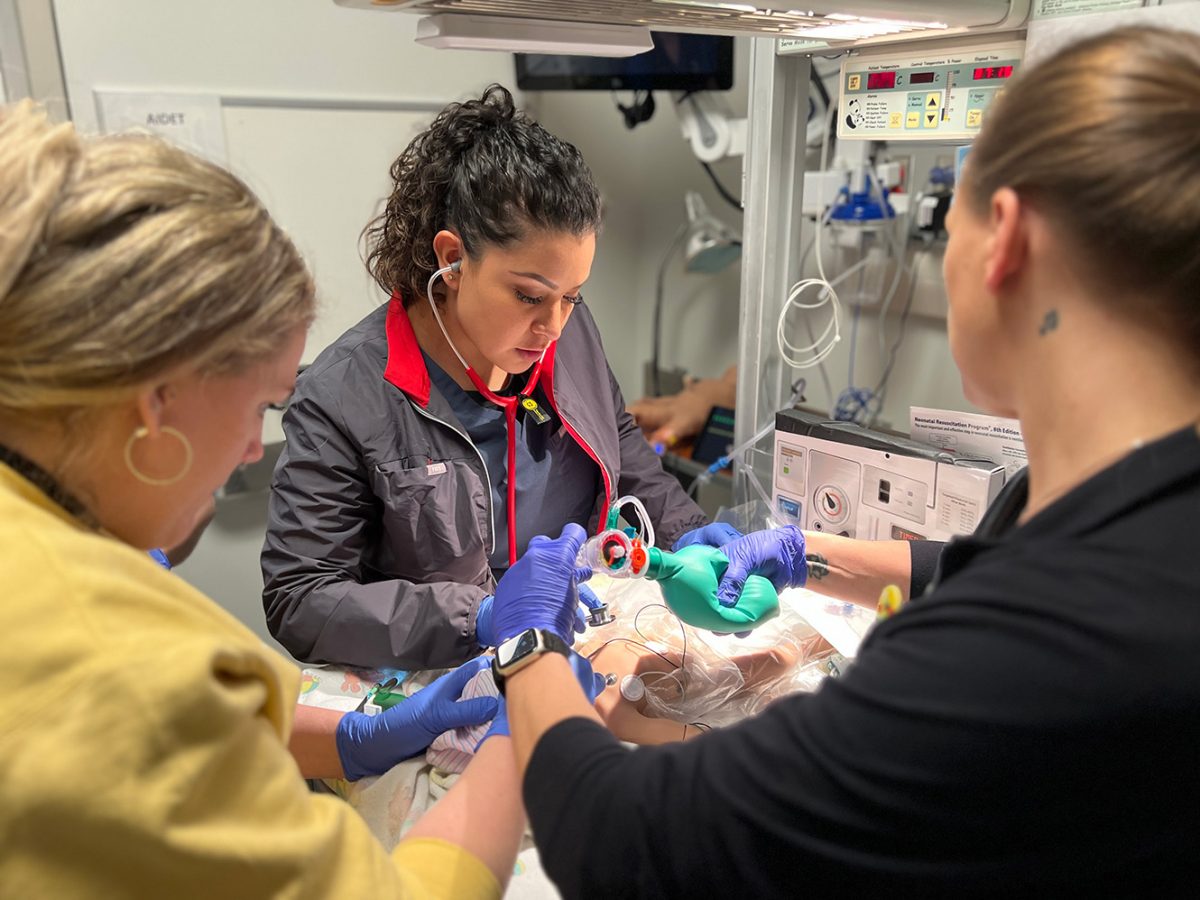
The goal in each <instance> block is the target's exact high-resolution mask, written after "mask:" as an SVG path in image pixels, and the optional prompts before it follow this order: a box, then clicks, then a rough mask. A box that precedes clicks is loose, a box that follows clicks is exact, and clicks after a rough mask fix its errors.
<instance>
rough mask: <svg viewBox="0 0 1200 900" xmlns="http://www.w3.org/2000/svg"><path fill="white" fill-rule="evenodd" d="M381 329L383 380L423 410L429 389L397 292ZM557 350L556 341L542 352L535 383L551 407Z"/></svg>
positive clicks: (413, 334) (394, 293)
mask: <svg viewBox="0 0 1200 900" xmlns="http://www.w3.org/2000/svg"><path fill="white" fill-rule="evenodd" d="M384 328H385V330H386V332H387V348H388V355H387V367H386V368H385V369H384V370H383V380H384V381H386V382H388V384H392V385H395V386H396V387H398V388H400V390H402V391H404V393H405V394H406V395H408V397H409V399H410V400H412V401H413V402H414V403H416V404H417V405H418V406H420V407H421V408H422V409H425V408H427V407H428V406H429V393H430V391H431V390H432V383H431V382H430V380H429V370H428V369H427V368H426V367H425V357H424V356H422V355H421V345H420V344H418V343H417V335H416V332H414V331H413V327H412V322H411V321H410V320H409V318H408V312H407V311H406V310H405V309H404V302H403V301H402V300H401V299H400V294H399V292H393V293H392V298H391V300H389V301H388V310H387V319H386V321H385V325H384ZM557 349H558V342H557V341H555V342H554V343H553V344H551V345H550V349H549V350H547V351H546V359H545V362H544V363H543V366H542V378H541V381H540V382H539V386H540V387H541V389H542V390H543V391H545V392H546V397H547V399H548V400H549V401H550V405H551V406H554V353H555V351H556V350H557Z"/></svg>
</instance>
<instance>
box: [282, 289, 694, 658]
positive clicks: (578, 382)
mask: <svg viewBox="0 0 1200 900" xmlns="http://www.w3.org/2000/svg"><path fill="white" fill-rule="evenodd" d="M540 389H541V390H542V391H543V392H544V394H545V395H546V399H548V400H549V401H550V403H551V404H552V405H553V406H554V409H555V411H556V412H557V413H558V415H559V418H560V419H561V420H562V422H563V424H564V425H565V426H566V428H567V430H568V432H569V433H570V434H571V435H572V436H573V437H574V438H575V440H576V441H577V442H578V443H579V444H580V446H581V447H583V449H584V450H585V452H586V453H587V454H588V456H590V457H591V458H592V459H593V460H594V461H595V462H596V464H597V465H598V466H599V467H600V472H601V482H602V483H603V486H604V493H603V495H602V496H599V497H597V498H596V508H595V511H594V515H593V519H592V525H593V527H594V526H595V524H596V522H597V521H599V519H600V518H601V516H603V515H604V514H605V513H606V511H607V508H608V505H609V503H611V502H612V501H613V500H614V499H616V497H618V496H621V495H624V494H633V495H634V496H636V497H638V499H640V500H641V501H642V502H643V503H644V504H645V506H646V510H647V512H649V514H650V517H651V519H653V522H654V530H655V532H656V534H657V535H658V543H659V544H661V545H663V546H670V545H671V543H672V542H674V540H675V539H676V538H678V537H679V536H680V535H681V534H683V533H684V532H685V531H687V530H689V529H691V528H695V527H698V526H700V525H702V524H704V523H705V521H706V517H705V515H704V513H703V512H702V511H701V509H700V508H699V507H698V506H696V504H694V503H693V502H692V501H691V500H690V499H689V498H688V497H687V495H686V494H685V493H684V492H683V490H682V489H681V488H680V486H679V483H678V482H677V481H676V480H675V479H674V478H673V477H672V476H671V475H669V474H667V473H666V472H664V471H663V469H662V465H661V464H660V462H659V459H658V457H657V456H655V454H654V452H653V450H651V449H650V447H649V446H648V445H647V443H646V441H645V439H644V438H643V437H642V434H641V432H640V430H639V429H638V427H637V424H636V423H635V422H634V421H633V417H632V416H630V414H629V413H628V412H627V411H626V410H625V401H624V399H623V398H622V396H621V391H620V389H619V388H618V387H617V383H616V380H615V379H614V378H613V375H612V372H611V371H610V370H609V367H608V362H607V360H606V359H605V357H604V349H603V347H602V346H601V344H600V335H599V332H598V331H597V329H596V323H595V321H594V320H593V319H592V317H591V313H590V312H589V311H588V310H587V307H586V306H580V307H578V308H576V310H575V314H574V315H572V316H571V318H570V319H569V320H568V322H567V325H566V327H565V328H564V329H563V332H562V335H561V336H560V338H559V340H558V342H557V344H556V346H555V347H554V348H552V350H551V351H550V352H548V353H547V355H546V366H545V368H544V370H543V373H542V379H541V384H540ZM283 428H284V433H285V435H286V437H287V444H286V446H285V448H284V451H283V453H282V455H281V456H280V458H279V462H278V464H277V466H276V468H275V477H274V483H273V485H272V489H271V498H270V507H269V518H268V522H267V537H266V542H265V544H264V545H263V552H262V570H263V585H264V587H263V607H264V609H265V611H266V614H267V624H268V626H269V627H270V629H271V633H272V634H273V635H274V636H275V638H276V640H278V641H279V642H280V643H281V644H283V645H284V646H285V647H287V649H288V650H289V651H291V653H292V655H293V656H295V657H296V658H297V659H300V660H304V661H307V662H329V663H342V664H349V665H356V666H365V667H399V668H406V669H425V668H440V667H443V666H451V665H454V664H456V663H459V662H462V661H463V660H465V659H468V658H469V657H471V656H472V655H474V654H475V653H477V652H478V649H479V648H478V645H477V643H476V640H475V614H476V610H477V608H478V606H479V602H480V601H481V600H482V599H483V598H484V597H485V596H487V595H488V594H490V593H492V591H493V590H494V588H495V580H494V579H493V576H492V572H491V569H490V568H489V566H488V552H489V548H490V547H491V546H492V544H493V529H492V509H491V505H492V501H491V493H490V490H489V488H488V479H487V473H486V471H485V468H484V464H483V460H482V458H481V457H480V455H479V453H478V451H477V450H476V449H475V447H474V446H473V445H472V444H471V442H470V440H469V439H468V438H467V436H466V433H465V430H464V429H463V427H462V425H461V424H460V423H459V421H458V419H457V418H456V416H455V415H454V413H453V411H452V410H451V408H450V404H449V403H448V402H447V401H446V399H445V398H444V397H442V396H441V395H440V394H439V393H438V391H437V389H436V388H434V387H433V386H432V385H431V383H430V379H429V373H428V371H427V369H426V368H425V362H424V359H423V358H422V356H421V351H420V347H419V346H418V344H417V341H416V337H415V335H414V334H413V330H412V326H411V324H410V323H409V320H408V316H407V314H406V313H405V312H404V309H403V307H402V305H401V304H400V302H399V301H397V300H392V301H391V302H389V303H388V304H387V305H385V306H381V307H380V308H379V309H377V310H375V311H374V312H372V313H371V314H370V315H368V316H367V317H366V318H365V319H363V320H362V321H361V322H360V323H359V324H358V325H356V326H355V327H354V328H352V329H351V330H350V331H348V332H346V333H345V334H344V335H342V336H341V337H340V338H339V339H338V340H337V341H336V342H335V343H334V344H332V345H331V346H330V347H328V348H327V349H326V350H325V351H324V352H323V353H321V355H320V356H318V357H317V360H316V362H314V363H313V364H312V366H310V367H309V368H308V369H307V370H306V371H305V372H304V374H303V375H302V376H301V377H300V379H299V381H298V382H297V385H296V392H295V395H294V396H293V398H292V401H291V403H290V405H289V406H288V409H287V412H286V413H285V414H284V418H283Z"/></svg>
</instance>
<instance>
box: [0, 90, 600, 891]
mask: <svg viewBox="0 0 1200 900" xmlns="http://www.w3.org/2000/svg"><path fill="white" fill-rule="evenodd" d="M313 312H314V289H313V284H312V280H311V278H310V276H309V274H308V271H307V270H306V269H305V266H304V263H303V261H302V260H301V258H300V255H299V254H298V253H297V252H296V249H295V247H294V246H293V245H292V243H291V241H290V240H288V238H287V236H286V235H284V234H283V232H282V231H281V230H280V229H279V228H278V226H277V225H276V224H275V223H274V222H273V221H272V220H271V217H270V216H269V215H268V214H267V211H266V210H265V209H264V208H263V207H262V205H261V204H260V203H259V201H258V199H257V198H256V197H255V196H254V195H253V194H252V193H251V192H250V191H249V189H247V188H246V186H245V185H244V184H243V183H242V182H241V181H239V180H238V179H237V178H235V177H234V176H232V175H230V174H229V173H228V172H226V171H224V170H222V169H220V168H218V167H216V166H214V165H212V164H210V163H207V162H204V161H202V160H200V159H197V158H195V157H193V156H191V155H190V154H188V153H185V152H183V151H182V150H179V149H178V148H175V147H172V146H170V145H169V144H167V143H166V142H164V141H162V140H160V139H157V138H152V137H147V136H137V135H117V136H110V137H103V138H96V139H83V138H80V137H79V136H78V135H77V134H76V133H75V131H74V129H73V128H72V127H71V126H70V125H58V126H55V125H51V124H50V123H48V122H47V120H46V116H45V113H44V112H43V111H41V110H40V109H38V108H36V107H35V106H33V105H32V104H31V103H29V102H27V101H26V102H23V103H20V104H16V105H14V106H11V107H0V585H3V598H4V612H5V620H4V629H3V635H4V692H3V695H2V697H0V798H2V799H0V833H2V834H3V835H4V838H3V841H4V847H3V851H2V852H0V893H3V895H4V896H5V897H53V898H71V897H132V896H139V897H151V896H153V897H173V898H184V897H204V898H211V897H224V896H239V897H242V896H254V897H283V896H286V897H300V896H304V897H364V896H371V897H374V896H379V897H396V896H405V897H410V896H411V897H426V896H438V897H497V896H499V895H500V893H501V892H502V890H503V886H504V884H505V883H506V882H507V880H508V878H509V877H510V875H511V874H512V864H513V859H514V857H515V855H516V849H517V845H518V842H519V840H520V833H521V829H522V826H523V822H524V818H523V814H522V810H521V802H520V795H519V792H518V786H517V782H516V772H515V768H514V762H513V757H512V749H511V747H509V746H508V744H509V739H508V738H507V737H506V736H504V735H502V734H497V735H495V739H494V740H489V741H488V742H487V744H486V745H485V746H484V747H483V748H482V749H481V750H480V751H479V753H478V754H477V755H476V756H475V758H474V760H473V761H472V762H471V764H470V765H469V766H468V767H467V770H466V772H465V773H464V775H463V777H462V780H460V781H459V782H458V784H457V785H456V786H455V787H454V788H453V789H452V790H451V791H450V792H449V793H448V794H447V796H446V797H445V798H443V799H442V800H441V801H440V802H439V803H438V804H437V806H436V807H435V808H434V809H432V810H430V811H429V812H428V813H427V814H426V815H425V816H424V817H422V818H421V820H420V821H419V822H417V823H416V825H415V826H414V827H413V828H412V829H411V830H410V831H409V833H408V835H407V836H406V837H405V840H404V841H402V842H401V843H400V845H399V846H398V847H397V848H396V850H395V852H394V854H392V855H391V856H390V857H389V855H388V854H387V853H385V852H384V850H383V848H382V847H381V846H380V844H379V842H378V841H377V840H376V839H375V837H374V836H373V835H372V834H371V833H370V832H369V831H368V830H367V827H366V825H365V824H364V823H363V821H362V820H361V819H360V818H359V817H358V815H357V814H356V813H355V812H354V811H353V810H352V809H351V808H350V807H349V806H348V805H346V804H345V803H343V802H342V801H341V800H340V799H337V798H335V797H331V796H319V795H317V794H313V793H312V792H310V791H309V789H308V787H307V785H306V784H305V782H304V780H303V777H302V776H304V777H308V778H324V777H330V778H342V777H345V778H349V779H357V778H360V777H362V776H365V775H372V774H380V773H382V772H384V771H386V770H387V769H389V768H391V766H393V765H394V764H395V763H397V762H399V761H400V760H402V759H405V758H407V757H410V756H412V755H414V754H417V753H420V752H422V751H423V750H424V749H425V748H426V747H427V746H428V745H429V743H430V742H431V741H432V740H433V738H435V737H436V736H437V735H438V734H440V733H441V732H443V731H445V730H447V729H449V728H454V727H458V726H462V725H468V724H471V725H474V724H480V723H483V722H486V721H489V720H490V719H492V718H493V716H495V714H496V710H497V703H496V701H495V700H494V699H492V698H477V699H469V700H463V701H461V702H460V701H459V699H458V698H459V695H460V693H461V691H462V688H463V686H464V684H465V683H466V682H467V681H468V680H469V679H470V678H472V677H473V676H474V675H475V674H476V673H477V672H479V671H481V670H482V669H483V668H484V666H485V663H484V661H483V660H473V661H471V662H470V663H467V664H466V665H465V666H462V667H460V668H459V670H458V671H456V672H453V673H451V674H449V675H446V676H444V677H443V678H441V679H439V680H437V681H435V682H434V683H433V684H431V685H430V686H429V687H427V688H425V689H424V690H421V691H420V692H418V693H416V694H415V695H414V696H412V697H410V698H409V699H408V700H406V701H405V702H404V703H401V704H399V705H397V706H394V707H392V708H391V709H389V710H387V711H386V712H384V713H381V714H380V715H377V716H374V717H370V716H367V715H365V714H363V713H357V712H352V713H345V714H342V713H339V712H336V711H332V710H319V709H312V708H308V707H299V706H296V705H295V704H296V697H297V696H298V695H299V691H300V673H299V671H298V670H297V669H296V667H295V666H294V665H293V664H291V663H290V662H288V661H286V660H284V659H283V658H282V657H280V656H279V655H278V654H276V653H274V652H273V651H271V650H270V649H268V648H267V647H266V646H265V645H264V644H263V642H262V640H260V639H259V638H258V637H257V636H256V635H254V634H253V633H252V632H250V631H249V630H248V629H246V628H245V627H244V626H243V625H241V624H240V623H238V622H237V621H235V620H234V619H233V618H231V617H230V616H229V614H228V613H226V612H225V611H224V610H222V609H220V608H219V607H218V606H217V605H216V604H214V603H213V602H212V601H211V600H209V599H208V598H207V597H205V596H203V595H202V594H200V593H198V592H197V591H196V590H195V589H193V588H192V587H190V586H189V585H188V584H187V583H186V582H184V581H182V580H181V579H179V578H177V577H175V576H174V575H172V574H170V573H169V572H167V571H165V570H164V569H163V568H162V567H161V566H159V565H158V564H157V563H156V562H154V561H153V560H152V559H151V558H150V556H149V555H148V554H147V553H146V552H145V551H146V550H148V549H149V548H151V547H160V546H165V547H174V546H176V545H178V544H180V542H181V541H183V540H184V539H185V538H186V537H187V536H188V535H189V533H191V532H193V531H194V529H195V528H196V526H197V522H198V520H200V519H203V518H204V517H205V516H207V515H208V513H209V510H210V505H211V502H212V494H213V491H214V490H215V489H216V488H217V487H219V486H220V485H221V484H223V483H224V482H225V481H226V480H227V479H228V478H229V475H230V474H231V472H232V471H233V469H234V467H235V466H237V465H239V464H241V463H245V462H253V461H254V460H256V459H258V458H260V457H261V456H262V417H263V413H264V411H265V410H266V408H267V406H268V405H270V404H272V403H280V402H282V401H283V400H285V399H286V398H287V396H288V395H289V394H290V393H291V391H292V387H293V383H294V381H295V375H296V365H297V363H298V361H299V359H300V355H301V351H302V349H303V346H304V339H305V335H306V333H307V330H308V326H309V323H310V322H311V320H312V317H313ZM506 590H507V588H506V587H505V585H501V586H500V587H499V588H498V593H499V595H500V596H504V594H505V591H506ZM576 665H577V667H578V669H579V671H580V673H581V675H580V677H581V679H583V683H584V684H585V685H587V686H588V687H589V689H594V687H595V685H594V680H593V679H592V678H591V677H590V672H589V671H588V669H587V664H586V663H585V662H583V661H581V660H580V661H577V662H576ZM289 751H290V754H289Z"/></svg>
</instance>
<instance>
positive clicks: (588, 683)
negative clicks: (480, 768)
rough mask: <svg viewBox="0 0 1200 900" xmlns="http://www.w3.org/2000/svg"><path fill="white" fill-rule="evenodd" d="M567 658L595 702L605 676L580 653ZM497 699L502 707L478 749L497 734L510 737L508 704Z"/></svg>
mask: <svg viewBox="0 0 1200 900" xmlns="http://www.w3.org/2000/svg"><path fill="white" fill-rule="evenodd" d="M567 659H568V660H570V662H571V671H572V672H574V673H575V680H576V681H578V682H579V686H580V687H581V688H583V693H584V696H585V697H587V701H588V703H595V702H596V698H597V697H598V696H600V692H601V691H603V690H604V687H605V681H604V676H603V675H600V674H598V673H596V672H593V671H592V664H591V663H590V662H588V661H587V660H586V659H584V658H583V657H582V656H580V655H579V654H578V653H572V654H571V655H570V656H568V657H567ZM497 699H499V701H500V709H499V711H498V712H497V713H496V718H494V719H492V727H491V728H489V729H488V730H487V733H486V734H485V735H484V736H483V737H481V738H480V739H479V743H478V744H476V745H475V749H476V750H478V749H479V748H480V747H482V746H483V742H484V741H486V740H487V739H488V738H490V737H495V736H496V735H504V737H509V736H510V735H511V732H510V731H509V730H508V705H507V704H506V703H505V702H504V698H503V697H499V698H497Z"/></svg>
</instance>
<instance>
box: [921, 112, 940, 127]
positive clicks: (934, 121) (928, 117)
mask: <svg viewBox="0 0 1200 900" xmlns="http://www.w3.org/2000/svg"><path fill="white" fill-rule="evenodd" d="M921 115H922V116H924V117H925V118H924V119H923V120H922V124H923V125H924V126H925V127H926V128H937V127H938V118H939V116H938V114H937V110H934V111H933V112H924V113H921Z"/></svg>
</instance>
